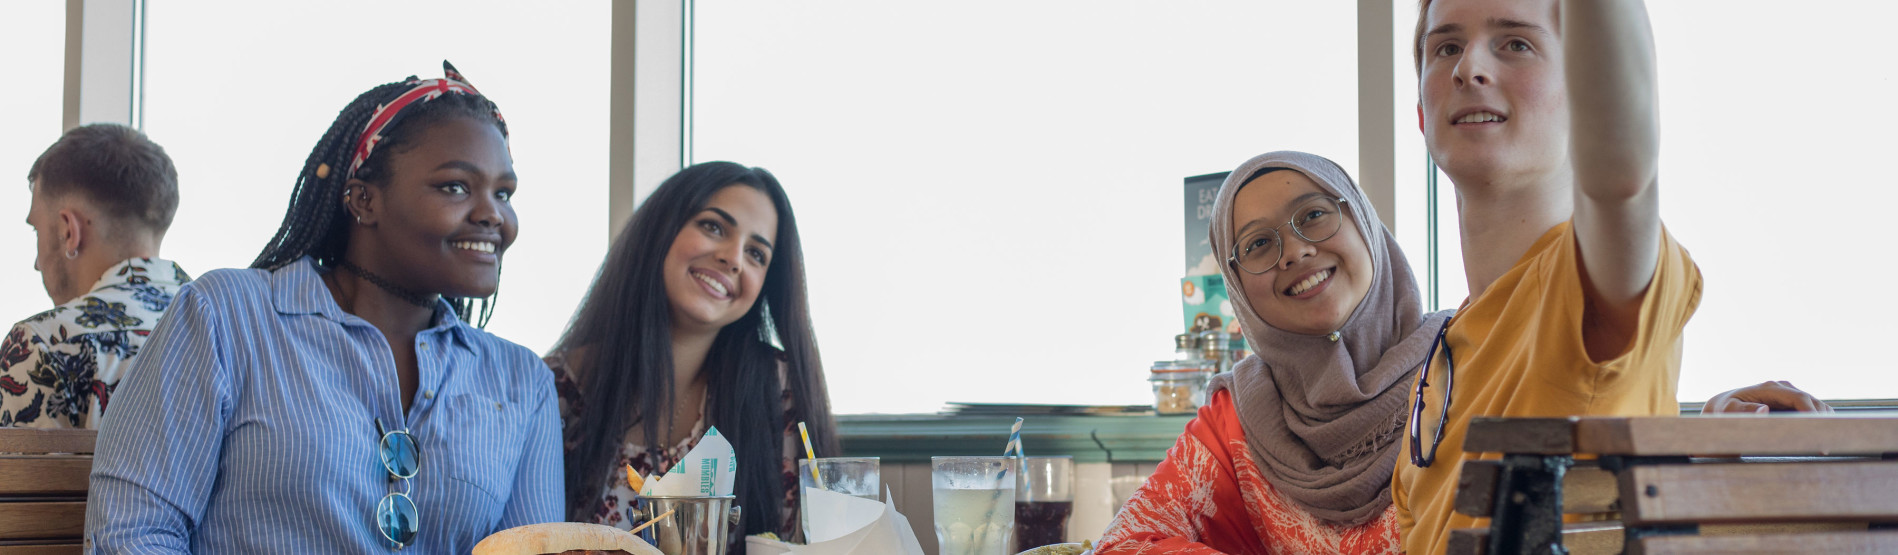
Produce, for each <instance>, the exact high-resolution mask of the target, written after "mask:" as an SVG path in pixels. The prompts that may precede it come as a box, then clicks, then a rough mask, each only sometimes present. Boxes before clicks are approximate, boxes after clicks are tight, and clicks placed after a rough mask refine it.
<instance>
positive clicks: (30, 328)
mask: <svg viewBox="0 0 1898 555" xmlns="http://www.w3.org/2000/svg"><path fill="white" fill-rule="evenodd" d="M190 281H191V276H189V275H186V274H185V271H184V269H183V268H179V267H178V264H176V263H173V262H171V261H169V260H159V259H155V258H133V259H130V260H126V261H124V262H120V263H118V265H116V266H113V267H111V268H110V269H107V270H106V271H105V275H104V276H101V277H100V278H99V283H98V284H96V285H93V286H92V291H91V292H89V293H86V294H85V295H81V296H79V298H76V299H73V300H71V301H68V302H67V303H66V304H62V305H59V306H56V307H53V309H52V310H48V311H46V312H41V313H39V314H35V315H33V316H31V317H28V318H27V319H25V320H22V321H20V323H18V324H14V325H13V329H12V330H10V331H8V332H7V337H6V340H5V341H4V342H0V426H24V427H33V428H95V429H96V428H98V427H99V418H100V417H101V416H102V415H104V414H105V408H106V405H107V404H108V403H110V402H111V400H112V389H113V388H114V387H116V386H117V385H118V383H119V378H121V377H124V373H125V371H126V370H127V369H129V368H131V367H132V363H133V361H134V357H137V356H138V350H139V347H142V346H144V345H145V339H146V338H149V337H151V335H152V328H154V327H156V326H158V318H159V317H160V316H163V315H164V312H165V309H166V308H169V307H170V306H171V299H172V297H174V296H176V295H177V294H178V288H179V287H180V286H183V285H184V284H185V283H188V282H190Z"/></svg>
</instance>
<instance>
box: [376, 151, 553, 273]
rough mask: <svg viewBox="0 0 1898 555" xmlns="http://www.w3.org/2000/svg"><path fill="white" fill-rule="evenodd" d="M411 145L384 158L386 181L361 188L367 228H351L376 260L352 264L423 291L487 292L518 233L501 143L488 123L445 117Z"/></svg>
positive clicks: (510, 172)
mask: <svg viewBox="0 0 1898 555" xmlns="http://www.w3.org/2000/svg"><path fill="white" fill-rule="evenodd" d="M411 144H412V145H413V147H411V148H407V149H404V150H401V151H398V152H391V153H390V154H391V155H392V156H393V157H392V158H390V160H389V170H390V174H389V179H388V180H387V183H384V184H382V185H379V186H378V185H366V184H362V186H365V187H368V191H367V192H368V193H369V194H371V195H372V198H373V199H374V200H372V201H371V202H369V203H368V204H370V209H369V210H368V213H369V216H368V217H367V218H366V219H365V221H367V222H372V223H373V225H372V226H370V227H358V228H357V229H356V232H357V233H358V234H361V235H365V236H366V237H359V238H357V239H356V240H364V239H366V240H369V241H374V242H375V243H376V247H377V248H375V249H374V250H373V252H377V253H379V256H381V257H382V258H383V259H382V260H379V261H374V262H370V261H359V263H362V264H364V265H366V266H368V267H370V268H374V269H378V271H384V272H388V273H389V274H391V275H387V276H385V277H389V278H391V279H397V280H399V281H400V282H401V283H403V284H405V285H407V286H408V287H410V288H413V289H415V290H416V291H417V292H421V293H424V294H426V293H439V294H441V295H446V296H455V297H486V296H489V295H492V294H494V292H495V290H496V289H497V288H498V287H499V286H500V281H501V256H502V255H503V254H504V253H505V252H506V251H507V248H508V246H510V245H513V244H514V236H515V234H516V232H517V230H518V222H517V221H516V219H515V216H514V206H513V205H512V204H511V203H510V201H511V199H512V198H513V196H514V191H515V189H516V187H517V186H518V183H517V180H516V179H515V176H514V161H513V158H512V157H511V156H509V155H508V150H507V139H506V138H505V137H502V136H501V131H500V130H499V129H497V128H496V127H495V126H494V123H493V122H482V121H477V120H474V119H469V118H452V119H447V120H443V121H440V122H436V123H434V124H432V125H429V126H428V127H427V128H425V129H423V130H421V133H420V134H418V135H417V136H416V138H415V140H414V141H413V142H412V143H411ZM360 183H361V182H352V183H351V186H352V187H355V186H357V185H358V184H360ZM357 190H362V189H357ZM358 200H360V199H358Z"/></svg>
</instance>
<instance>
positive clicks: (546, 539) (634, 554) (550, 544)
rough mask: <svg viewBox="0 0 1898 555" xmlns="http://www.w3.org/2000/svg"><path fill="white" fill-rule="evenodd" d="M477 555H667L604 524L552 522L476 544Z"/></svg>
mask: <svg viewBox="0 0 1898 555" xmlns="http://www.w3.org/2000/svg"><path fill="white" fill-rule="evenodd" d="M474 555H665V553H662V552H660V551H659V549H658V548H655V547H653V546H652V544H649V543H646V540H642V539H639V536H635V535H632V534H631V533H628V532H627V531H625V530H621V529H618V528H614V527H612V526H606V525H603V524H588V523H584V522H550V523H546V524H529V525H526V526H516V527H513V528H509V529H506V530H502V531H499V532H495V533H494V535H491V536H488V537H487V538H485V539H483V540H481V543H478V544H475V546H474Z"/></svg>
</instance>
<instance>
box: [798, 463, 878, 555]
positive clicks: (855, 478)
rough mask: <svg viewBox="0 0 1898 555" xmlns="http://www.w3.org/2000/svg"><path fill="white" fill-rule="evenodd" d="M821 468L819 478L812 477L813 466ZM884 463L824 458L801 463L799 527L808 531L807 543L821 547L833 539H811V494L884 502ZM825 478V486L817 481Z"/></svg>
mask: <svg viewBox="0 0 1898 555" xmlns="http://www.w3.org/2000/svg"><path fill="white" fill-rule="evenodd" d="M813 464H815V465H816V466H817V476H812V475H811V466H812V465H813ZM880 470H881V464H880V460H879V459H878V458H877V457H824V458H819V459H798V461H797V483H798V486H799V487H798V496H797V499H798V501H797V502H798V511H797V520H798V526H799V527H800V528H802V529H803V531H804V543H817V542H820V541H824V540H829V539H833V538H816V537H812V536H811V510H810V505H808V503H809V501H810V498H811V496H810V494H809V491H810V490H812V489H823V490H827V491H832V492H836V493H841V494H844V495H852V496H856V497H861V498H864V499H869V500H871V501H882V492H881V491H879V490H880V489H881V488H882V487H883V485H882V478H881V476H879V471H880ZM818 478H823V481H822V482H819V481H817V480H818Z"/></svg>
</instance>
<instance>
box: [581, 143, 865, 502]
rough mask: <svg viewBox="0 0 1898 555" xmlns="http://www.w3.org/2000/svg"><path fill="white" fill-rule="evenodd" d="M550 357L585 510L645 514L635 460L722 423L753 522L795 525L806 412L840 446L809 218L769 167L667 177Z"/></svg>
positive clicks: (649, 468)
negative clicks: (636, 508)
mask: <svg viewBox="0 0 1898 555" xmlns="http://www.w3.org/2000/svg"><path fill="white" fill-rule="evenodd" d="M546 360H547V363H548V367H550V368H552V369H553V371H554V373H555V375H556V383H557V384H558V387H559V390H560V397H561V403H562V407H561V413H562V415H563V417H564V418H565V420H566V423H567V428H566V441H567V498H568V499H569V500H571V507H570V508H569V514H568V516H569V518H570V519H572V520H576V521H587V522H598V523H601V524H611V525H616V526H619V527H621V528H628V527H631V526H633V525H635V524H637V523H634V522H631V521H630V518H629V515H628V512H627V511H628V509H629V504H630V502H631V501H632V494H633V493H634V492H633V491H632V490H631V489H630V488H629V487H628V486H627V484H626V470H625V468H626V466H627V465H629V464H630V465H631V466H632V467H633V470H634V471H636V472H639V473H641V474H646V475H650V474H653V473H654V472H655V471H665V470H669V469H671V468H672V465H673V464H674V463H676V462H677V461H678V460H679V459H680V458H681V457H683V456H684V455H685V454H686V452H688V451H690V450H691V448H692V447H693V446H695V445H696V444H697V443H698V440H699V438H700V437H702V436H703V435H704V434H705V431H706V430H707V429H709V428H710V427H713V426H716V427H717V428H718V430H719V433H720V434H722V435H724V436H726V438H727V439H728V440H729V441H731V443H732V447H733V449H734V450H735V451H736V452H737V458H738V477H737V480H736V484H735V486H734V490H733V494H734V495H736V496H737V498H738V499H737V503H738V505H739V506H741V507H743V508H744V510H743V511H742V513H743V518H744V524H743V526H742V527H741V530H742V533H744V534H758V533H763V532H773V533H776V534H778V535H779V536H780V537H785V538H790V537H792V536H793V534H794V533H795V532H796V531H797V529H798V526H797V518H796V507H797V506H796V496H795V495H796V494H795V492H796V488H797V479H796V476H795V472H794V469H795V464H794V462H793V461H794V460H795V459H796V458H797V457H798V456H800V455H801V453H800V452H801V451H802V446H801V445H800V444H799V441H798V439H796V438H797V432H796V426H797V423H798V422H807V423H809V428H810V435H811V442H812V444H813V445H815V446H816V450H817V454H818V456H834V455H836V454H837V447H836V438H835V434H834V429H835V424H834V423H833V422H832V420H831V415H830V401H829V397H828V395H827V394H826V392H825V388H824V373H823V367H822V365H821V364H820V363H819V362H818V356H817V339H816V336H815V335H814V334H813V333H812V331H811V318H810V308H809V305H808V303H807V301H806V296H805V288H804V254H803V249H802V247H801V245H800V241H799V240H798V233H797V218H796V217H795V216H794V215H793V213H792V211H791V201H790V198H789V197H787V196H786V195H785V194H784V188H783V187H781V186H779V184H778V180H777V178H776V177H773V176H772V175H771V173H770V172H767V171H765V170H763V169H761V168H748V167H745V166H742V165H739V164H734V163H731V162H707V163H703V164H698V165H695V166H692V167H689V168H686V169H685V170H683V171H680V172H679V173H678V174H677V175H674V176H672V177H671V178H669V179H667V180H666V181H665V183H663V184H661V185H660V186H659V188H658V189H655V190H654V191H653V193H652V195H651V196H648V197H647V198H646V201H645V202H644V203H643V204H641V205H640V207H639V209H638V210H637V211H636V212H634V214H633V217H632V219H631V220H630V221H628V222H627V224H626V227H625V228H624V229H623V230H622V231H621V232H620V234H619V237H618V238H616V239H615V240H614V241H613V246H612V248H611V249H610V251H609V252H608V253H607V258H606V262H605V264H604V265H602V266H601V267H600V273H599V275H598V277H597V278H595V280H594V282H593V287H592V289H591V290H590V291H589V292H588V293H587V297H586V300H585V301H583V303H582V304H581V306H580V309H579V311H578V312H577V313H576V314H575V316H574V319H573V323H572V325H571V327H569V328H568V330H567V332H566V334H565V335H564V336H562V337H561V339H560V343H559V345H557V346H556V347H555V348H554V351H553V352H552V353H551V354H549V355H548V356H547V359H546ZM734 537H737V536H734Z"/></svg>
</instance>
